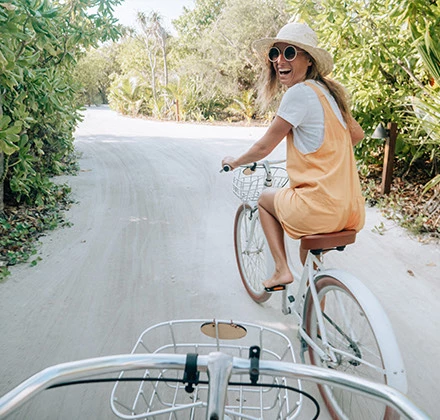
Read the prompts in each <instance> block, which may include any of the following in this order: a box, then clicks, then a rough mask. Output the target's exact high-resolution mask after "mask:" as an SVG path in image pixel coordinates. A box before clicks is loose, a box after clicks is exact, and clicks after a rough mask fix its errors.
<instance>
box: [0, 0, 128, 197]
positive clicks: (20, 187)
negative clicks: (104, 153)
mask: <svg viewBox="0 0 440 420" xmlns="http://www.w3.org/2000/svg"><path fill="white" fill-rule="evenodd" d="M119 2H120V0H105V1H101V0H81V1H79V0H68V1H62V0H53V1H48V0H13V1H11V2H8V3H0V37H1V39H2V42H1V43H0V86H1V87H2V88H1V90H0V153H3V154H5V155H8V156H9V158H8V159H7V160H6V162H7V164H8V165H7V167H5V168H2V174H3V176H2V177H1V178H2V179H4V181H5V191H6V194H7V198H8V199H9V200H10V201H12V202H17V203H21V202H26V203H28V204H38V205H39V204H41V203H42V202H44V201H47V200H50V199H47V198H46V195H47V194H50V188H48V185H50V182H49V181H48V177H49V176H51V175H53V174H57V173H61V172H62V171H63V170H65V169H66V168H67V167H68V166H69V165H70V163H69V159H70V157H71V156H72V151H73V146H72V144H73V131H74V129H75V126H76V124H77V122H78V121H79V120H80V118H81V117H80V114H79V110H80V108H81V104H80V103H78V102H77V101H76V98H77V90H78V88H79V86H78V85H77V84H76V82H75V81H73V80H72V77H71V73H72V72H73V68H74V65H75V63H76V60H77V59H78V58H79V57H80V56H81V55H82V54H83V51H84V49H85V48H89V47H93V46H94V47H97V46H98V42H99V41H106V40H115V39H116V38H117V36H118V31H117V28H116V27H115V26H114V24H115V22H116V21H115V19H114V18H113V17H112V7H113V6H114V5H117V4H119ZM89 8H94V9H96V10H95V11H94V12H89ZM1 191H3V190H1ZM0 195H1V196H0V201H2V200H3V197H2V194H0Z"/></svg>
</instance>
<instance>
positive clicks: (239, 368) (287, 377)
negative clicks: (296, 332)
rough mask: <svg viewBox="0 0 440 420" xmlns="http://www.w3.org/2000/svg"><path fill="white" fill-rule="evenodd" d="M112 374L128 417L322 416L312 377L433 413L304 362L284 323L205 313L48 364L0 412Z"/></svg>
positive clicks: (114, 406)
mask: <svg viewBox="0 0 440 420" xmlns="http://www.w3.org/2000/svg"><path fill="white" fill-rule="evenodd" d="M109 381H111V382H115V385H114V387H113V390H112V392H111V397H110V406H111V410H112V411H113V413H114V414H116V415H117V416H118V417H119V418H122V419H133V420H134V419H148V418H154V419H208V420H219V419H248V420H250V419H253V420H257V419H268V420H275V419H279V420H285V419H300V418H302V419H307V420H309V419H316V418H318V416H319V413H320V408H319V404H318V402H317V401H316V399H314V398H313V397H312V396H311V395H310V394H308V393H307V392H306V391H305V390H304V387H303V383H305V382H306V381H312V382H315V383H319V384H321V385H322V386H326V387H331V388H332V389H336V388H338V389H339V388H340V389H344V390H346V391H349V392H350V393H352V395H362V396H363V398H365V399H368V400H369V401H371V402H372V403H373V404H375V405H378V404H381V405H384V406H389V407H391V408H392V410H393V412H395V413H397V412H398V413H400V414H401V415H402V416H404V417H405V418H408V419H411V420H427V419H428V417H427V415H426V414H425V413H424V412H423V411H422V410H420V409H419V408H418V407H416V406H415V405H414V404H413V403H412V402H411V401H410V400H408V398H406V397H405V396H404V395H403V394H401V393H400V392H398V391H396V390H395V389H394V388H391V387H389V386H387V385H383V384H377V383H375V382H372V381H368V380H365V379H361V378H358V377H353V376H351V375H347V374H344V373H341V372H338V371H337V370H328V369H323V368H318V367H314V366H308V365H303V364H298V363H297V362H296V360H295V354H294V352H293V346H292V343H291V342H290V340H289V339H288V337H287V336H285V335H284V334H282V333H281V332H279V331H276V330H274V329H271V328H266V327H262V326H259V325H255V324H251V323H241V322H233V321H229V320H223V321H222V320H202V319H196V320H176V321H169V322H163V323H161V324H157V325H154V326H152V327H150V328H148V329H146V330H145V331H144V332H143V333H142V334H141V336H140V337H139V339H138V341H137V343H136V345H135V346H134V348H133V350H132V352H131V354H122V355H116V356H107V357H100V358H95V359H86V360H79V361H76V362H70V363H64V364H60V365H55V366H52V367H49V368H47V369H45V370H43V371H41V372H39V373H37V374H35V375H34V376H32V377H30V378H29V379H28V380H26V381H25V382H23V383H22V384H20V385H18V386H17V387H16V388H14V389H13V390H11V391H10V392H9V393H7V394H6V395H4V396H3V397H1V398H0V418H4V417H6V416H8V414H10V413H12V412H13V411H14V410H16V409H17V408H18V407H19V406H20V405H22V404H24V403H25V402H26V401H27V400H29V399H31V398H33V397H35V396H36V395H38V394H39V393H40V392H41V391H43V390H46V389H50V388H55V387H60V386H68V385H78V384H84V383H91V382H93V383H100V382H103V383H107V382H109ZM95 415H96V413H95ZM109 415H110V412H108V413H100V415H99V418H110V417H109ZM353 418H355V419H358V418H360V417H359V416H358V415H356V416H355V417H353ZM375 418H377V417H370V419H375Z"/></svg>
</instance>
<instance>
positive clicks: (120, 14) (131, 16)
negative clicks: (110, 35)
mask: <svg viewBox="0 0 440 420" xmlns="http://www.w3.org/2000/svg"><path fill="white" fill-rule="evenodd" d="M184 6H185V7H186V8H188V9H193V8H194V0H125V1H124V2H123V3H122V4H121V5H119V6H117V7H116V8H115V12H114V16H115V17H116V18H117V19H119V21H120V23H122V24H123V25H127V26H134V27H136V15H137V12H144V13H145V14H146V15H148V14H149V13H150V12H152V11H154V12H158V13H159V14H160V15H161V16H162V18H163V26H164V27H165V28H166V29H168V30H169V31H170V32H171V33H173V32H174V28H173V25H172V23H171V21H172V20H174V19H176V18H177V17H179V16H180V15H181V14H182V13H183V7H184Z"/></svg>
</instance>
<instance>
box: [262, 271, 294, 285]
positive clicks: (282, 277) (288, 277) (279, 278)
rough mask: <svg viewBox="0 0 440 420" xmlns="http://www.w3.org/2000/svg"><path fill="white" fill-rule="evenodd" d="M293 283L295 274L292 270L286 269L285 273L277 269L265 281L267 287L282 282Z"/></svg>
mask: <svg viewBox="0 0 440 420" xmlns="http://www.w3.org/2000/svg"><path fill="white" fill-rule="evenodd" d="M290 283H293V276H292V273H291V272H290V271H286V272H284V273H278V272H277V271H275V273H274V274H273V276H272V277H271V278H270V279H268V280H266V281H264V282H263V286H264V287H267V288H271V287H275V286H278V285H280V284H290Z"/></svg>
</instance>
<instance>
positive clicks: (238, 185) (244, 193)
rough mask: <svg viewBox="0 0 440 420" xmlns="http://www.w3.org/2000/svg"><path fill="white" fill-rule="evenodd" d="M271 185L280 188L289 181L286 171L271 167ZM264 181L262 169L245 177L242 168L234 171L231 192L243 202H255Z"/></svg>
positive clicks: (264, 173) (264, 176)
mask: <svg viewBox="0 0 440 420" xmlns="http://www.w3.org/2000/svg"><path fill="white" fill-rule="evenodd" d="M271 172H272V185H271V187H273V188H282V187H284V186H285V185H286V184H287V182H288V181H289V177H288V175H287V171H286V169H285V168H282V167H272V168H271ZM265 180H266V171H265V170H264V168H260V167H258V168H256V170H255V171H254V172H252V173H251V174H250V175H246V174H245V172H244V171H243V168H238V169H236V170H235V171H234V178H233V180H232V191H233V192H234V194H235V195H236V196H237V197H238V198H239V199H240V200H242V201H243V202H249V201H257V200H258V197H259V196H260V194H261V191H263V188H264V182H265Z"/></svg>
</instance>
